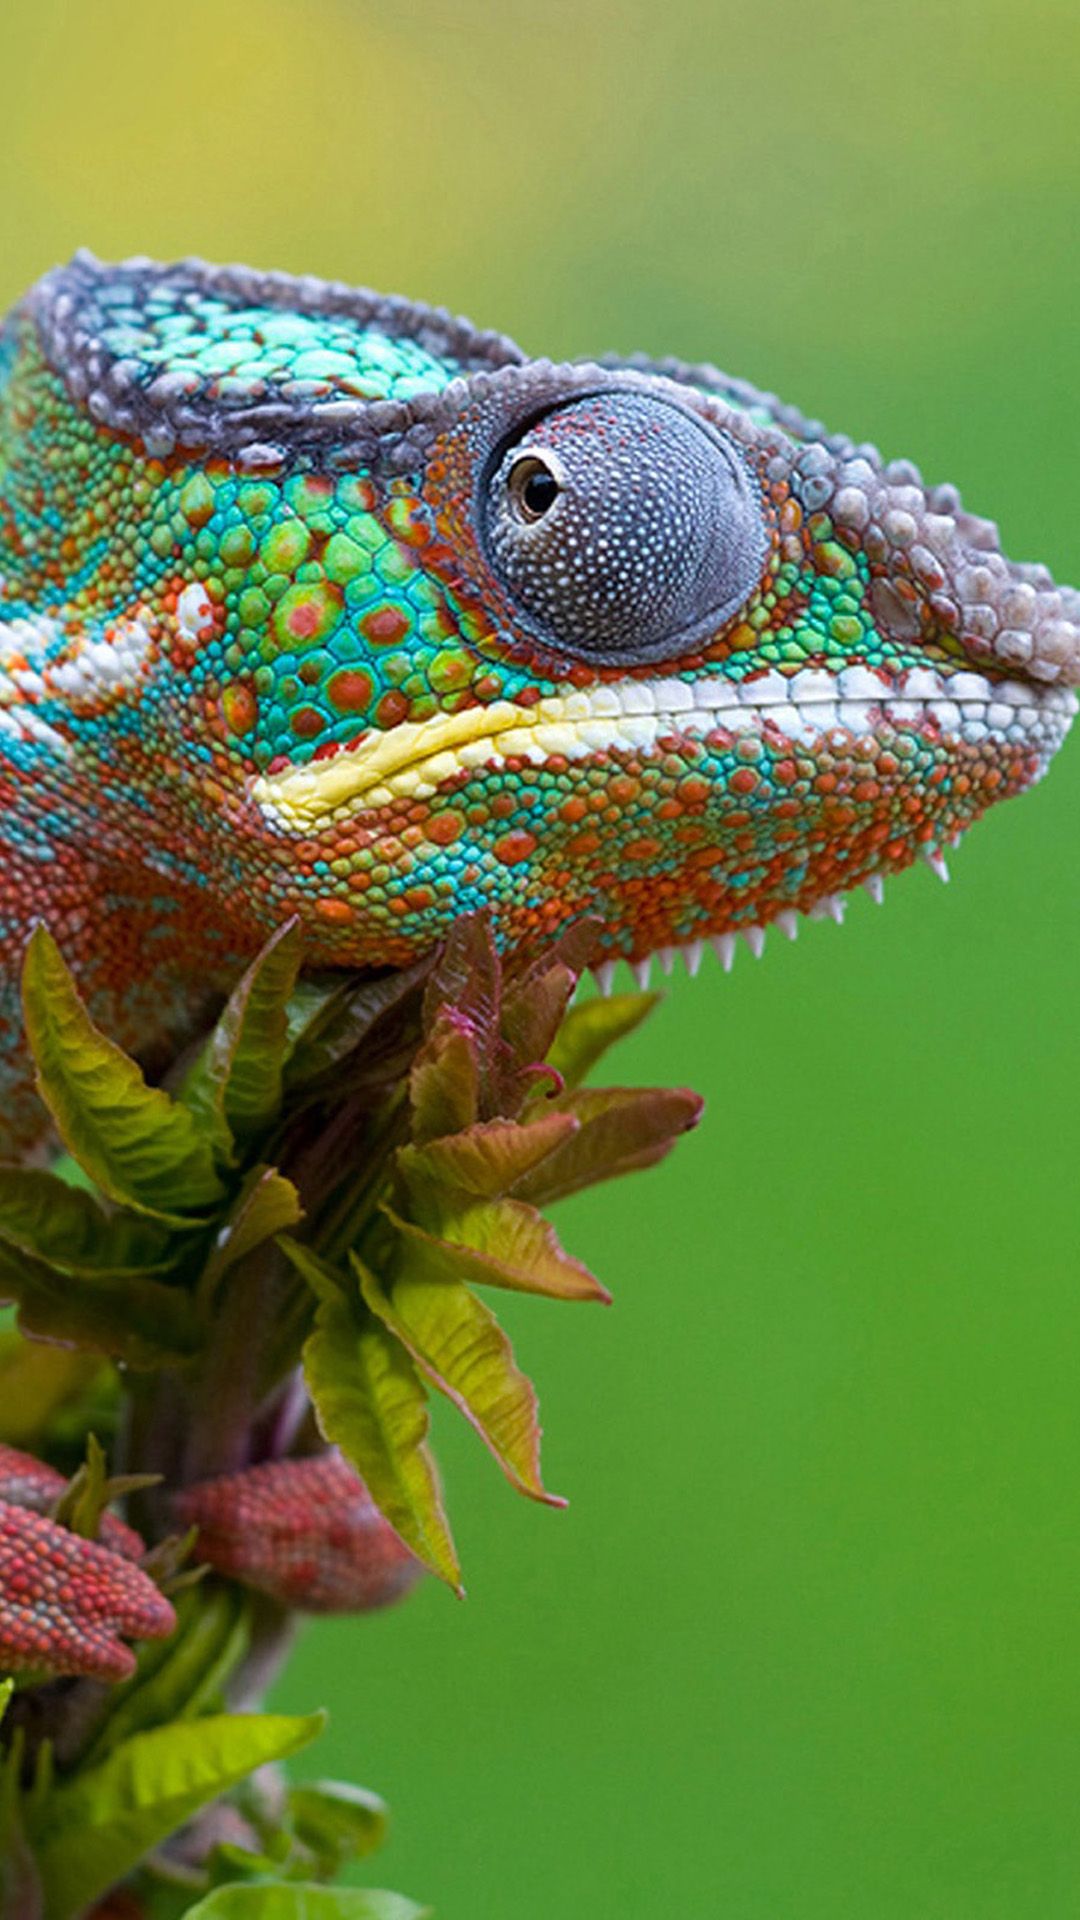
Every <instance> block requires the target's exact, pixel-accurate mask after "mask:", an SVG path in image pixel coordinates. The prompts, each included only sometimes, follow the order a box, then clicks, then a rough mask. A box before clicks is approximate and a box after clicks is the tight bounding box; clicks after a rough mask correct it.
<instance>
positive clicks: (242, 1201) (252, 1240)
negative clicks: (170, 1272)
mask: <svg viewBox="0 0 1080 1920" xmlns="http://www.w3.org/2000/svg"><path fill="white" fill-rule="evenodd" d="M302 1218H303V1208H302V1207H301V1205H300V1195H299V1194H298V1193H297V1191H296V1188H295V1187H294V1186H293V1183H292V1181H291V1180H286V1178H285V1176H284V1174H281V1173H278V1171H277V1169H276V1167H253V1168H252V1171H251V1172H250V1173H249V1175H248V1177H247V1179H246V1180H245V1182H244V1185H243V1187H242V1188H241V1191H240V1193H239V1195H238V1196H237V1199H236V1200H235V1202H234V1203H233V1205H232V1207H231V1208H230V1209H229V1213H228V1215H227V1217H226V1219H225V1220H223V1221H222V1224H221V1227H220V1228H219V1230H218V1235H217V1239H216V1242H215V1245H214V1250H213V1253H212V1254H211V1255H210V1258H209V1260H208V1261H207V1263H206V1266H205V1267H204V1269H203V1272H202V1275H201V1277H200V1280H199V1295H200V1299H201V1301H202V1302H204V1303H207V1302H209V1301H210V1300H212V1298H213V1294H214V1290H215V1288H216V1286H217V1284H218V1282H219V1281H220V1279H221V1277H222V1275H223V1274H225V1273H227V1272H228V1270H229V1268H230V1267H235V1266H236V1265H237V1264H238V1263H239V1262H240V1261H241V1260H243V1259H244V1257H245V1255H247V1254H249V1253H251V1252H253V1251H254V1249H255V1248H256V1247H259V1246H262V1244H263V1242H264V1241H266V1240H270V1239H272V1238H273V1236H274V1234H276V1233H283V1232H284V1230H285V1228H286V1227H295V1226H296V1225H297V1223H298V1222H299V1221H300V1220H301V1219H302Z"/></svg>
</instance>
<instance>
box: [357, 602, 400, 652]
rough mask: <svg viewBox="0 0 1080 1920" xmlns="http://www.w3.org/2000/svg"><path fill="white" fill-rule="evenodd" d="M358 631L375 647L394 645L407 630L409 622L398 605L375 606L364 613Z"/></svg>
mask: <svg viewBox="0 0 1080 1920" xmlns="http://www.w3.org/2000/svg"><path fill="white" fill-rule="evenodd" d="M360 631H361V632H362V633H363V634H364V636H365V638H367V639H368V640H370V641H371V643H372V646H375V647H392V646H396V645H397V644H398V642H399V641H400V640H404V638H405V635H406V634H407V633H408V631H409V622H408V620H407V619H406V617H405V615H404V614H403V613H402V611H401V609H400V607H376V608H375V610H374V612H372V613H365V615H364V617H363V619H362V620H361V622H360Z"/></svg>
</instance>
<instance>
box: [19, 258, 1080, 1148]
mask: <svg viewBox="0 0 1080 1920" xmlns="http://www.w3.org/2000/svg"><path fill="white" fill-rule="evenodd" d="M1078 680H1080V596H1078V595H1077V594H1076V593H1075V592H1073V591H1072V590H1071V589H1068V588H1063V589H1055V588H1054V586H1053V583H1052V582H1051V581H1050V578H1049V576H1048V575H1047V574H1046V572H1045V570H1044V569H1042V568H1039V567H1017V566H1014V565H1011V564H1010V563H1008V562H1007V561H1005V560H1004V558H1003V557H1002V556H1001V555H1000V553H999V552H998V548H997V539H996V534H995V531H994V529H993V527H992V526H991V525H990V524H989V523H988V522H986V521H981V520H978V519H975V518H974V517H972V516H971V515H969V514H967V513H965V512H964V511H963V510H962V508H961V506H960V503H959V500H958V498H957V495H956V493H955V491H954V490H953V489H952V488H949V487H939V488H936V489H926V488H924V487H923V485H922V483H921V481H920V479H919V476H918V474H917V473H916V472H915V470H914V469H913V468H912V467H910V466H909V465H908V464H907V463H904V462H900V463H894V464H893V465H892V466H884V465H883V464H882V462H881V460H880V458H879V456H878V455H877V453H876V452H875V450H874V449H873V448H866V447H860V448H856V447H854V446H852V445H851V443H850V442H848V441H846V440H844V439H842V438H841V437H839V436H830V435H827V434H826V433H825V432H824V430H823V429H822V428H821V427H819V426H818V425H816V424H815V423H812V422H807V421H804V420H802V419H801V418H800V417H799V416H798V415H797V414H795V413H794V412H793V411H791V410H790V409H788V408H785V407H783V406H782V405H781V404H780V403H779V402H778V401H776V400H775V399H774V398H773V397H771V396H768V395H761V394H757V393H755V392H753V391H752V390H751V389H749V388H747V387H746V386H744V385H743V384H742V383H740V382H737V381H733V380H729V379H726V378H725V377H724V376H722V375H720V374H718V373H716V372H715V371H714V370H713V369H710V368H691V367H685V366H682V365H679V364H678V363H675V362H671V363H668V362H665V363H663V364H662V365H651V366H650V365H648V364H645V363H632V364H629V365H628V364H625V363H624V364H622V365H606V366H600V365H586V364H575V365H571V366H564V367H552V366H550V365H549V364H548V363H546V362H537V361H529V360H527V359H526V358H525V356H524V355H523V354H522V353H521V352H520V350H519V349H518V348H516V347H515V346H513V344H512V343H511V342H509V341H507V340H504V339H501V338H499V337H498V336H496V335H492V334H483V333H478V332H476V331H475V330H474V329H472V328H471V327H469V326H468V325H467V324H466V323H464V322H457V321H452V320H450V319H449V318H448V317H447V316H446V315H445V314H440V313H438V312H433V311H431V310H429V309H425V308H420V307H416V306H412V305H409V304H408V303H406V302H404V301H394V300H389V301H387V300H380V299H378V298H377V297H376V296H374V295H371V294H364V293H356V292H353V291H351V290H350V289H348V288H344V287H340V286H336V285H327V284H325V283H323V282H319V281H313V280H299V281H297V280H291V279H289V278H288V277H287V276H284V275H279V274H268V275H259V274H255V273H249V272H247V271H246V270H243V269H224V270H222V269H211V268H208V267H205V266H203V265H201V264H199V263H190V262H189V263H185V264H182V265H181V266H178V267H173V268H159V267H155V266H152V265H151V264H150V263H147V262H129V263H128V264H127V265H126V266H122V267H115V268H110V267H103V266H101V265H99V264H98V263H97V262H95V261H93V260H92V259H90V258H89V257H88V256H79V257H78V258H77V259H76V260H75V261H74V262H73V263H72V265H71V266H70V267H68V268H66V269H64V270H62V271H60V272H58V273H56V274H53V275H51V276H49V278H47V279H46V280H44V281H43V282H42V283H41V284H40V285H39V286H38V287H37V288H36V289H34V291H33V292H32V293H31V294H30V295H29V296H28V298H27V300H26V301H24V302H23V304H22V305H21V306H20V307H18V308H16V309H15V311H14V312H13V314H12V315H11V316H10V317H9V320H8V321H7V323H6V326H5V327H4V330H3V331H2V332H0V858H2V864H0V1049H2V1060H3V1065H2V1068H0V1073H2V1080H0V1093H2V1107H3V1118H2V1119H0V1150H4V1151H9V1152H10V1151H11V1150H13V1149H14V1148H17V1147H21V1146H24V1145H25V1144H26V1143H28V1142H29V1141H30V1140H32V1139H33V1137H34V1135H35V1134H36V1133H37V1132H38V1131H39V1129H40V1125H41V1113H40V1110H39V1108H38V1106H37V1104H36V1101H35V1099H34V1096H33V1095H32V1093H31V1091H30V1088H29V1084H28V1079H27V1074H26V1066H25V1056H24V1053H23V1050H22V1047H21V1041H20V1020H19V1012H18V999H17V991H16V982H17V975H18V969H19V964H20V960H21V956H22V952H23V949H24V946H25V942H26V938H27V935H28V931H29V929H30V927H31V925H32V924H33V922H34V920H35V919H36V918H38V917H43V918H44V919H45V920H46V921H47V922H48V924H49V926H50V927H51V928H52V931H53V932H54V934H55V935H56V937H57V939H58V940H59V942H60V944H61V946H62V947H63V949H64V951H65V953H66V955H67V957H68V959H69V960H70V962H71V963H72V965H73V966H74V967H75V969H76V971H77V973H78V975H79V977H80V979H81V981H82V983H83V985H84V988H85V990H86V991H87V992H88V994H89V995H90V997H91V1002H92V1004H93V1006H94V1008H95V1010H96V1013H97V1015H98V1017H99V1018H100V1019H101V1020H102V1021H103V1023H104V1024H105V1025H106V1026H107V1027H108V1028H109V1029H110V1030H111V1031H112V1032H113V1033H114V1034H115V1036H116V1037H117V1038H118V1039H119V1040H120V1041H121V1042H122V1043H124V1044H126V1045H128V1046H129V1047H134V1048H136V1049H137V1050H139V1051H140V1052H141V1054H142V1056H143V1057H144V1058H146V1059H148V1060H151V1061H152V1060H153V1058H154V1056H155V1053H157V1052H159V1051H160V1050H161V1049H162V1048H163V1047H168V1046H175V1045H176V1044H178V1043H179V1042H180V1041H182V1040H183V1039H184V1038H185V1037H186V1036H187V1035H188V1034H190V1032H191V1031H192V1029H193V1027H194V1026H195V1024H196V1023H197V1022H198V1021H199V1019H200V1018H201V1017H202V1015H203V1014H204V1012H205V1009H206V1006H207V1004H208V1001H209V999H210V998H211V997H212V996H213V995H214V994H216V993H217V992H219V991H220V990H221V989H222V988H223V987H224V986H225V985H226V984H227V983H228V982H229V981H230V980H231V979H232V978H233V977H234V975H235V972H236V970H237V968H238V967H239V965H240V963H241V961H242V960H243V959H244V958H245V957H246V956H247V955H249V954H250V953H251V952H252V950H253V949H254V948H256V947H257V945H258V944H259V943H260V942H261V941H262V940H263V939H264V938H265V936H266V934H267V933H268V931H269V930H270V929H272V928H273V927H274V926H276V925H279V924H280V923H281V922H282V920H283V919H284V918H285V917H286V916H288V915H290V914H294V913H295V914H298V915H299V916H300V918H301V920H302V922H303V925H304V928H305V931H306V935H307V954H308V958H309V960H310V961H311V962H312V963H316V964H320V965H326V964H341V965H349V966H367V965H371V966H387V965H395V964H399V963H401V962H404V961H408V960H410V959H412V958H414V957H415V956H416V955H417V954H418V953H420V952H422V951H423V950H424V949H425V948H427V947H429V946H431V945H432V943H433V942H435V941H436V940H438V938H439V937H440V936H441V934H442V933H444V931H445V929H446V927H447V926H448V925H449V923H450V922H451V921H452V920H453V918H454V916H455V915H457V914H459V913H460V912H462V911H463V910H465V909H470V908H475V907H481V906H482V907H487V908H489V909H490V910H491V912H492V915H493V917H494V921H495V925H496V930H497V934H498V937H499V939H500V941H501V942H502V943H503V944H504V945H507V946H510V945H515V944H520V943H523V942H528V941H530V940H534V939H536V938H537V937H540V936H547V935H550V934H552V933H553V932H554V931H555V930H556V929H557V928H559V927H561V926H563V925H564V924H566V923H567V922H569V921H571V920H574V919H577V918H580V917H582V916H583V915H585V914H593V915H597V916H599V919H600V921H601V923H602V929H603V930H602V934H601V936H600V939H599V946H598V953H597V959H598V962H599V963H600V966H601V969H602V970H603V969H604V967H605V965H606V963H608V962H610V961H613V960H614V959H615V958H617V957H619V956H623V957H626V958H628V959H630V960H631V961H636V962H640V961H643V960H645V959H646V958H647V957H648V956H649V955H651V954H652V953H653V952H655V951H657V950H659V951H660V952H661V955H662V957H665V958H669V957H670V952H671V950H673V949H676V948H682V949H683V950H684V952H685V953H686V955H687V957H688V959H689V961H690V963H691V965H693V964H695V963H696V957H697V955H698V953H699V952H700V942H701V941H702V940H703V939H704V938H706V937H711V938H713V940H714V941H715V942H716V944H717V945H718V949H719V951H720V953H721V957H722V958H724V959H725V960H727V959H728V958H729V957H730V950H731V940H732V937H733V936H734V934H735V933H737V932H743V933H745V934H746V935H747V938H748V939H749V940H750V942H751V944H752V945H754V946H756V945H757V944H758V943H759V941H760V938H761V929H762V928H763V927H764V926H765V925H766V924H767V923H769V922H770V921H779V922H780V924H781V925H782V926H783V927H784V928H785V930H787V931H790V930H791V928H792V927H793V926H794V924H795V919H794V916H795V915H796V914H797V913H806V912H822V911H829V910H834V903H835V902H836V900H837V896H839V895H841V894H842V893H843V892H844V890H846V889H847V888H849V887H851V886H853V885H855V884H856V883H858V882H860V881H867V882H869V883H871V884H872V885H876V884H878V883H879V882H880V877H881V876H882V875H885V874H888V873H891V872H894V871H896V870H898V869H900V868H902V867H904V866H906V865H908V864H909V863H910V861H911V860H912V859H913V858H914V857H915V856H916V855H917V854H918V853H919V852H924V853H927V854H929V855H930V856H931V857H932V858H935V859H937V858H939V856H940V851H941V848H942V846H943V844H944V843H946V842H948V841H950V840H951V839H953V838H954V837H955V836H956V835H958V834H959V833H961V832H962V831H963V830H964V829H965V828H966V827H967V826H969V825H970V823H971V822H972V820H974V819H975V818H977V817H978V815H979V814H981V813H982V812H983V811H984V810H985V808H986V807H987V806H988V805H989V804H990V803H991V802H992V801H994V800H998V799H1002V798H1005V797H1007V796H1008V795H1010V794H1014V793H1019V792H1021V791H1022V790H1023V789H1024V788H1026V787H1028V786H1030V785H1031V783H1032V782H1033V781H1034V780H1036V779H1037V778H1038V777H1039V776H1040V775H1041V774H1042V772H1043V771H1044V770H1045V768H1046V766H1047V764H1048V762H1049V759H1050V757H1051V756H1052V754H1053V752H1054V751H1055V750H1056V748H1057V747H1058V745H1059V744H1060V742H1061V740H1062V739H1063V737H1064V735H1065V733H1066V731H1067V729H1068V725H1069V722H1070V720H1071V717H1072V714H1073V711H1074V708H1075V702H1074V699H1073V696H1072V695H1071V693H1070V692H1069V691H1068V688H1069V687H1071V686H1072V685H1074V684H1076V682H1077V681H1078Z"/></svg>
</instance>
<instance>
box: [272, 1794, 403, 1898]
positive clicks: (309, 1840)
mask: <svg viewBox="0 0 1080 1920" xmlns="http://www.w3.org/2000/svg"><path fill="white" fill-rule="evenodd" d="M288 1808H289V1817H290V1819H291V1822H292V1828H293V1832H294V1833H295V1835H296V1838H297V1840H298V1841H299V1842H300V1844H301V1846H302V1847H306V1848H307V1850H308V1852H309V1853H310V1854H311V1856H312V1858H313V1859H314V1862H315V1866H316V1870H317V1871H318V1872H319V1873H320V1874H321V1875H322V1876H323V1877H324V1878H325V1879H327V1880H334V1879H336V1878H337V1875H338V1874H339V1873H340V1872H341V1869H342V1868H343V1867H344V1866H346V1865H347V1864H348V1862H349V1861H350V1860H363V1859H365V1858H366V1857H367V1855H368V1854H369V1853H374V1852H376V1850H377V1849H378V1848H379V1847H381V1846H382V1844H383V1841H384V1840H385V1839H386V1829H387V1824H388V1818H389V1816H388V1813H387V1808H386V1802H385V1800H380V1798H379V1796H378V1794H377V1793H368V1792H367V1791H366V1789H365V1788H363V1787H353V1786H349V1785H348V1784H346V1783H345V1782H344V1781H341V1780H316V1781H312V1782H310V1783H305V1784H304V1785H303V1786H299V1787H291V1788H290V1789H289V1798H288Z"/></svg>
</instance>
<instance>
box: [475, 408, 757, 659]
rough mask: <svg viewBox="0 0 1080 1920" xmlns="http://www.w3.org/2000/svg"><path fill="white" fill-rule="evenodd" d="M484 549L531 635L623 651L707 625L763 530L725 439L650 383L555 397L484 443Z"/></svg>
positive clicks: (667, 654) (664, 646)
mask: <svg viewBox="0 0 1080 1920" xmlns="http://www.w3.org/2000/svg"><path fill="white" fill-rule="evenodd" d="M481 516H482V520H483V535H484V543H485V547H486V550H487V555H488V560H489V562H490V564H491V566H492V567H493V569H494V571H495V572H496V574H497V575H498V576H499V578H500V580H501V582H502V584H503V586H504V587H505V588H506V589H507V590H508V591H509V593H510V594H511V595H512V596H513V599H514V601H515V602H516V605H517V606H518V608H519V609H520V611H521V613H522V614H523V615H524V617H525V619H526V621H527V622H528V625H529V627H530V629H531V630H532V631H533V633H534V634H535V635H536V637H537V638H538V639H539V640H541V641H542V642H546V643H547V644H548V645H549V646H551V647H554V648H556V649H557V650H558V651H559V652H562V653H568V654H571V655H576V656H580V657H583V658H585V659H588V660H593V661H596V662H598V663H605V662H607V663H611V664H621V665H627V666H631V665H635V664H638V663H642V662H645V661H650V660H659V659H665V658H674V657H675V656H676V655H678V654H679V653H684V652H686V651H687V650H688V649H689V648H690V647H691V646H692V645H693V644H694V643H695V642H696V641H699V640H700V639H701V638H703V637H704V636H706V635H708V634H709V633H711V632H715V631H716V630H717V629H718V628H719V627H720V626H722V625H723V623H724V621H725V620H726V619H728V618H729V617H730V615H731V614H732V613H734V612H735V611H736V609H737V608H738V607H739V606H740V605H741V604H742V602H743V601H744V600H745V599H746V597H747V595H748V594H749V593H750V592H751V591H752V590H753V588H754V586H755V585H756V584H757V582H758V580H759V578H760V576H761V571H762V566H763V563H764V558H765V552H766V545H767V537H766V530H765V524H764V519H763V515H762V510H761V505H760V501H759V499H758V496H757V492H756V489H755V488H754V486H753V484H752V482H751V479H750V475H749V472H748V470H747V468H746V466H745V464H744V461H743V459H742V457H741V455H740V454H739V452H738V451H737V450H736V448H735V446H734V443H733V442H730V441H729V440H728V439H727V438H726V436H725V435H723V434H722V433H720V432H719V431H717V430H716V429H714V428H713V427H712V426H711V425H709V424H708V423H707V422H705V421H703V420H700V419H699V418H698V417H697V416H696V415H694V414H691V413H689V412H683V410H682V409H681V408H680V407H678V406H677V405H674V404H671V403H670V402H668V401H666V400H662V399H658V398H656V397H655V396H654V395H652V394H638V393H626V392H608V393H600V394H590V395H587V396H586V397H585V398H583V399H580V400H576V401H572V402H570V403H569V404H567V405H566V406H563V407H558V408H556V409H554V410H553V411H552V412H550V413H547V414H545V415H544V416H543V417H542V418H541V419H540V420H537V421H534V422H533V423H532V425H531V426H529V427H528V428H527V429H526V430H525V431H524V432H523V433H521V434H519V436H518V437H517V439H516V440H515V441H514V442H513V443H512V444H511V445H509V446H505V445H504V447H503V448H502V449H501V452H500V453H497V454H496V457H495V461H494V465H493V468H492V469H491V472H490V477H489V479H488V482H487V486H486V489H485V492H484V495H483V499H482V501H481Z"/></svg>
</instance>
